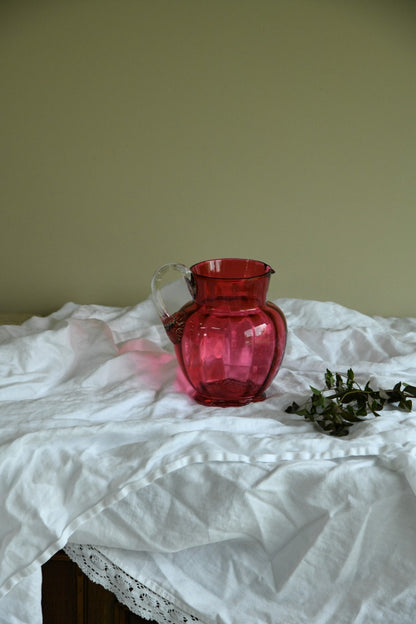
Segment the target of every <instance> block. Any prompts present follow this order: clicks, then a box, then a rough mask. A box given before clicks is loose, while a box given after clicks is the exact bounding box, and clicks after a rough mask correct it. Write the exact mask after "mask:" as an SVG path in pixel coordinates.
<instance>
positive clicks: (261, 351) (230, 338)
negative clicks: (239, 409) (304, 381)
mask: <svg viewBox="0 0 416 624" xmlns="http://www.w3.org/2000/svg"><path fill="white" fill-rule="evenodd" d="M174 266H175V267H176V268H178V265H174ZM180 266H181V267H182V268H181V269H179V270H181V272H182V273H183V275H184V277H185V280H186V281H187V283H188V286H189V289H190V291H191V294H192V300H191V301H189V302H188V303H186V304H185V305H184V306H182V308H181V309H180V310H178V311H177V312H175V313H174V314H172V315H169V314H168V313H167V312H166V311H165V310H161V309H160V307H159V312H160V316H161V319H162V322H163V324H164V326H165V329H166V332H167V334H168V336H169V338H170V339H171V340H172V342H173V343H174V345H175V352H176V357H177V360H178V362H179V365H180V367H181V369H182V371H183V373H184V374H185V376H186V378H187V379H188V381H189V383H190V384H191V386H192V387H193V389H194V391H195V394H194V398H195V400H197V401H198V402H199V403H202V404H204V405H220V406H223V407H227V406H231V405H244V404H246V403H250V402H252V401H259V400H262V399H264V398H265V390H266V389H267V387H268V386H269V385H270V383H271V382H272V380H273V378H274V377H275V375H276V373H277V371H278V369H279V366H280V364H281V361H282V359H283V355H284V350H285V345H286V334H287V330H286V321H285V317H284V314H283V312H282V311H281V310H280V309H279V308H278V307H277V306H276V305H274V304H273V303H271V302H267V301H266V293H267V289H268V284H269V280H270V275H271V274H272V273H273V272H274V271H273V269H271V267H270V266H269V265H267V264H265V263H263V262H259V261H256V260H242V259H237V258H225V259H218V260H207V261H204V262H199V263H198V264H195V265H194V266H192V267H191V268H190V269H186V267H183V265H180ZM162 270H163V267H162ZM159 271H160V270H159ZM156 275H157V272H156V274H155V276H156ZM156 282H157V278H156V280H155V278H154V281H153V282H152V291H153V293H154V295H155V294H156V295H158V288H157V284H156ZM155 302H156V301H155ZM156 303H157V302H156ZM159 304H160V301H159ZM157 305H158V304H157Z"/></svg>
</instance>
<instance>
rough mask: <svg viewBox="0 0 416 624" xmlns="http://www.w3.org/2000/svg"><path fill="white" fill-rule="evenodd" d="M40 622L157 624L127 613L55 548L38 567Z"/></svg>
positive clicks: (107, 592) (50, 623)
mask: <svg viewBox="0 0 416 624" xmlns="http://www.w3.org/2000/svg"><path fill="white" fill-rule="evenodd" d="M42 579H43V580H42V611H43V624H157V623H156V622H155V621H152V622H150V621H149V620H144V619H143V618H141V617H139V616H138V615H134V614H133V613H131V612H130V611H129V610H128V609H127V607H125V606H124V605H122V604H120V603H119V602H118V600H117V598H116V597H115V596H114V594H112V593H111V592H109V591H107V590H106V589H104V588H103V587H102V586H101V585H98V584H97V583H93V582H92V581H90V580H89V578H88V577H87V576H86V575H85V574H84V573H83V572H82V571H81V570H80V569H79V567H78V566H77V565H76V564H75V563H74V562H73V561H71V560H70V559H69V557H68V556H67V555H66V554H65V553H64V552H63V551H59V552H58V553H56V555H54V556H53V557H52V559H50V560H49V561H48V562H47V563H45V564H44V565H43V566H42Z"/></svg>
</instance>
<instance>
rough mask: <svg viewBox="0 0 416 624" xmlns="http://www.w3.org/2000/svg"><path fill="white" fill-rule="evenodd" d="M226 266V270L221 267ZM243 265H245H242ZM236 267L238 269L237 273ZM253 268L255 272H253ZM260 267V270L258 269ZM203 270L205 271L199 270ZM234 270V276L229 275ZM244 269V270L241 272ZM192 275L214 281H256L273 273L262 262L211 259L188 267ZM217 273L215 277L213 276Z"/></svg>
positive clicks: (268, 266) (250, 259)
mask: <svg viewBox="0 0 416 624" xmlns="http://www.w3.org/2000/svg"><path fill="white" fill-rule="evenodd" d="M224 263H226V264H227V270H225V271H224V269H223V268H222V267H221V265H222V264H224ZM244 263H245V264H244ZM237 266H238V267H239V269H238V272H237V270H236V269H237ZM255 267H256V268H257V270H255ZM260 267H261V269H260ZM201 269H205V270H201ZM231 269H233V270H234V274H231V275H230V274H226V273H229V272H230V270H231ZM243 269H244V270H243ZM190 271H191V272H192V275H195V276H196V277H203V278H206V279H214V280H242V279H258V278H260V277H267V276H269V275H272V274H273V273H274V272H275V271H274V269H273V268H272V267H271V266H270V265H269V264H268V263H267V262H263V261H262V260H254V259H252V258H235V257H230V258H211V259H209V260H201V261H200V262H196V263H195V264H193V265H192V266H191V267H190ZM215 273H217V275H215Z"/></svg>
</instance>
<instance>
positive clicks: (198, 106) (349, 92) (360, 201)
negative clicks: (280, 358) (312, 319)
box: [0, 0, 416, 316]
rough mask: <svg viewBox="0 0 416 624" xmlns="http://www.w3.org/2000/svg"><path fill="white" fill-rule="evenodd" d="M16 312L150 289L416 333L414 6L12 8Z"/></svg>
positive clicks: (2, 232) (6, 258) (4, 275)
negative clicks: (248, 285) (261, 280)
mask: <svg viewBox="0 0 416 624" xmlns="http://www.w3.org/2000/svg"><path fill="white" fill-rule="evenodd" d="M0 77H1V87H0V89H1V97H0V127H1V134H0V176H1V180H0V182H1V183H0V209H1V229H0V260H1V271H0V284H1V300H0V311H6V312H7V311H11V310H13V311H22V310H31V311H34V312H43V313H45V312H49V311H52V310H53V309H55V308H57V307H59V306H61V305H62V304H63V303H64V302H66V301H68V300H72V301H76V302H79V303H88V302H94V303H101V304H107V305H129V304H133V303H136V302H138V301H140V300H142V299H143V298H145V297H146V296H147V295H148V293H149V282H150V279H151V276H152V273H153V271H154V269H156V268H157V267H158V266H159V265H161V264H164V263H165V262H169V261H181V262H184V263H185V264H192V263H193V262H196V261H198V260H202V259H207V258H211V257H221V256H240V257H254V258H257V259H260V260H265V261H267V262H269V263H270V264H271V265H272V266H273V267H274V268H275V269H276V276H274V278H273V281H272V284H271V289H270V293H269V294H270V297H271V298H275V297H279V296H283V297H299V298H309V299H320V300H333V301H337V302H339V303H342V304H344V305H347V306H349V307H353V308H356V309H359V310H361V311H363V312H366V313H370V314H373V313H375V314H381V315H394V316H406V315H409V316H416V294H415V286H414V279H413V272H414V267H415V257H416V251H415V249H416V247H415V232H416V210H415V200H416V172H415V165H416V123H415V111H416V108H415V105H416V3H415V2H413V1H404V0H389V1H387V0H348V1H347V0H250V1H247V0H146V1H145V0H118V1H117V0H83V1H81V0H66V1H65V0H63V1H60V2H57V1H56V0H54V1H49V2H48V1H46V0H37V1H36V2H33V1H29V0H27V1H24V0H2V2H0Z"/></svg>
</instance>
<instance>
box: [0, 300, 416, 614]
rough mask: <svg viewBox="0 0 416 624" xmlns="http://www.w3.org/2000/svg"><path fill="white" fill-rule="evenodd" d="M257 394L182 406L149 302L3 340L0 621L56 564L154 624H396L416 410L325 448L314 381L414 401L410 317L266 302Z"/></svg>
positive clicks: (71, 311) (94, 310) (69, 308)
mask: <svg viewBox="0 0 416 624" xmlns="http://www.w3.org/2000/svg"><path fill="white" fill-rule="evenodd" d="M276 303H277V304H278V305H279V306H280V307H281V308H282V309H283V311H284V313H285V315H286V318H287V322H288V328H289V333H288V344H287V349H286V353H285V357H284V360H283V364H282V367H281V370H280V371H279V373H278V375H277V377H276V379H275V380H274V382H273V384H272V385H271V387H270V389H269V391H268V398H267V399H266V400H265V401H263V402H260V403H254V404H251V405H247V406H244V407H232V408H225V409H224V408H216V407H202V406H200V405H198V404H196V403H195V402H194V401H193V400H192V398H191V397H190V396H188V393H187V390H188V388H187V386H186V383H185V382H184V379H183V378H182V376H181V374H180V373H179V371H178V366H177V363H176V359H175V357H174V354H173V348H172V345H171V344H170V343H169V341H168V338H167V337H166V335H165V333H164V330H163V328H162V326H161V324H160V322H159V320H158V318H157V316H156V313H155V310H154V308H153V304H152V303H151V301H150V300H146V301H144V302H142V303H140V304H138V305H137V306H133V307H126V308H114V307H104V306H98V305H77V304H75V303H68V304H66V305H64V306H63V307H62V308H61V309H60V310H58V311H57V312H55V313H54V314H51V315H50V316H48V317H46V318H38V317H33V318H31V319H29V320H28V321H26V322H25V323H24V324H23V325H22V326H19V327H17V326H4V327H0V436H1V437H0V444H1V450H0V500H1V508H0V622H1V624H27V623H28V622H31V623H32V624H40V622H41V621H42V617H41V608H40V595H41V594H40V589H41V588H40V582H41V575H40V566H41V564H42V563H44V562H45V561H47V560H48V559H49V558H50V556H52V555H53V554H54V553H55V552H56V551H57V550H59V549H60V548H62V547H65V548H66V550H67V552H68V554H69V555H70V556H71V557H72V558H73V559H74V560H76V561H78V563H79V564H80V566H81V567H82V568H83V569H84V570H85V571H86V572H87V574H89V576H90V577H91V578H93V580H97V581H99V582H101V583H102V584H103V585H104V586H107V587H109V588H111V589H112V590H113V591H114V593H116V595H118V597H119V598H120V599H121V600H122V601H123V602H125V603H126V604H127V605H128V606H129V607H130V608H131V609H132V610H133V611H135V612H136V613H139V614H141V615H142V616H143V617H145V618H149V619H151V618H154V619H156V620H157V621H159V622H169V621H170V622H173V623H174V624H177V623H178V622H191V621H198V622H201V623H203V624H214V623H216V624H237V623H238V624H239V623H241V622H244V624H261V623H267V624H280V623H282V624H283V623H284V624H290V623H293V624H302V623H306V622H308V624H311V623H316V624H321V623H322V624H323V623H327V622H328V623H332V622H337V624H339V623H343V622H345V623H346V624H350V623H351V622H356V623H360V622H361V623H368V622H389V623H390V624H394V623H397V624H399V623H400V624H407V623H408V624H413V623H414V621H415V615H414V614H415V613H416V498H415V491H416V490H415V488H416V418H415V415H416V405H415V406H414V408H413V411H412V412H410V413H407V412H403V411H400V410H398V409H396V408H394V407H391V408H387V409H385V410H383V412H382V415H381V417H380V418H370V419H368V420H367V421H366V422H362V423H359V424H357V425H354V427H353V428H352V429H351V432H350V434H349V435H348V436H347V437H345V438H332V437H330V436H327V435H325V434H323V433H321V432H320V431H318V430H317V429H314V428H313V426H312V425H311V424H310V423H309V422H306V421H305V420H304V419H303V418H302V417H300V416H297V415H293V414H288V413H286V412H285V408H286V407H287V406H288V405H289V404H290V403H292V401H293V400H297V401H298V402H300V401H301V400H302V399H303V398H305V397H306V396H308V395H309V386H310V385H313V386H315V387H321V386H322V382H323V375H324V373H325V370H326V368H330V369H331V370H333V371H338V372H345V371H346V370H347V369H348V368H350V367H352V368H353V369H354V372H355V375H356V379H357V380H358V381H362V382H363V383H365V382H366V381H367V380H370V381H371V383H372V385H373V386H374V387H376V388H377V387H385V388H387V387H392V385H394V384H395V383H396V382H397V381H402V382H403V383H409V384H412V385H415V381H416V318H382V317H369V316H366V315H363V314H361V313H359V312H357V311H354V310H350V309H348V308H345V307H343V306H340V305H337V304H335V303H330V302H325V303H324V302H316V301H303V300H295V299H280V300H277V301H276Z"/></svg>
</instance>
